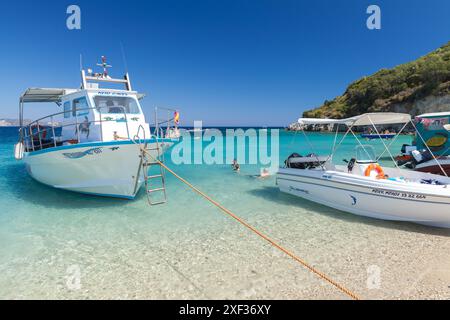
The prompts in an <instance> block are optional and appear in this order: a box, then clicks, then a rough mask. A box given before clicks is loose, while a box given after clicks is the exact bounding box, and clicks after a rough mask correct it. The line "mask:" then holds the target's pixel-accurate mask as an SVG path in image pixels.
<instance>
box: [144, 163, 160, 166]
mask: <svg viewBox="0 0 450 320" xmlns="http://www.w3.org/2000/svg"><path fill="white" fill-rule="evenodd" d="M142 165H143V166H144V167H150V166H155V165H159V162H144V163H143V164H142Z"/></svg>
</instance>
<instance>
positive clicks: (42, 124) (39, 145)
mask: <svg viewBox="0 0 450 320" xmlns="http://www.w3.org/2000/svg"><path fill="white" fill-rule="evenodd" d="M117 107H118V108H120V109H122V111H123V113H119V114H123V120H122V121H120V122H123V123H124V124H125V126H126V132H127V137H126V139H130V130H129V126H128V118H127V113H126V110H125V107H122V106H117ZM102 108H108V107H107V106H105V107H91V108H77V109H76V114H75V120H74V121H73V122H64V123H59V122H55V118H56V117H58V116H61V115H64V114H67V113H68V112H70V113H72V110H69V111H61V112H56V113H53V114H51V115H48V116H45V117H42V118H39V119H36V120H34V121H32V122H30V123H29V124H27V125H26V126H22V127H21V128H20V130H19V137H20V141H21V142H22V143H23V145H24V146H25V151H36V150H41V149H45V148H50V147H57V146H58V145H60V144H62V143H64V142H70V143H72V144H77V143H80V141H81V140H80V129H81V128H80V125H81V124H82V123H83V122H81V121H79V117H80V116H82V115H79V112H81V111H89V110H94V109H95V110H96V111H98V113H99V117H98V120H96V119H93V120H89V121H88V124H89V126H90V125H91V124H94V125H95V124H99V125H100V141H103V124H104V123H105V122H116V123H118V122H117V119H115V118H109V117H108V118H103V116H104V115H105V114H109V113H105V112H104V113H102V111H101V110H102ZM67 127H74V128H75V132H76V137H75V138H74V139H69V140H67V141H58V139H57V138H58V137H59V136H60V135H59V136H58V134H57V131H59V130H61V131H62V129H63V128H67ZM49 131H50V132H51V136H50V137H47V135H49ZM61 131H60V133H61ZM120 138H121V139H123V137H120Z"/></svg>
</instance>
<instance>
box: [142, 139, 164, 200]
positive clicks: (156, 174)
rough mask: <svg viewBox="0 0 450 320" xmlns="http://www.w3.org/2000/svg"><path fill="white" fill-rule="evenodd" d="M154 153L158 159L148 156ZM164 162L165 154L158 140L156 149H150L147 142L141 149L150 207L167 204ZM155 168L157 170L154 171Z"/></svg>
mask: <svg viewBox="0 0 450 320" xmlns="http://www.w3.org/2000/svg"><path fill="white" fill-rule="evenodd" d="M153 151H156V153H157V156H156V158H152V157H151V156H150V155H149V154H148V153H152V152H153ZM156 160H158V161H156ZM162 162H164V152H163V150H162V148H161V146H160V143H159V142H158V140H156V146H155V147H149V146H148V143H147V141H146V142H145V143H144V146H143V147H142V148H141V170H142V172H143V174H144V184H145V192H146V194H147V200H148V203H149V204H150V205H157V204H163V203H166V202H167V194H166V177H165V170H164V168H163V166H162V165H161V163H162ZM153 168H155V169H154V170H152V169H153ZM158 169H159V170H158ZM151 171H153V172H151Z"/></svg>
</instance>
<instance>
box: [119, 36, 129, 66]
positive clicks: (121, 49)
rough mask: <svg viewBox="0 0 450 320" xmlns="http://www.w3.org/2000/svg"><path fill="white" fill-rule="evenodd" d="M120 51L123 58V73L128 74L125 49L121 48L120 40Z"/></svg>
mask: <svg viewBox="0 0 450 320" xmlns="http://www.w3.org/2000/svg"><path fill="white" fill-rule="evenodd" d="M120 51H121V52H122V60H123V66H124V67H125V73H126V74H128V64H127V58H126V57H125V50H124V48H123V43H122V41H120Z"/></svg>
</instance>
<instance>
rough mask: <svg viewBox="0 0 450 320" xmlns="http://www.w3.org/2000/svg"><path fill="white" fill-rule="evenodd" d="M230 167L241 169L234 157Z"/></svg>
mask: <svg viewBox="0 0 450 320" xmlns="http://www.w3.org/2000/svg"><path fill="white" fill-rule="evenodd" d="M231 167H232V168H233V170H234V171H239V170H241V167H240V166H239V163H238V162H237V160H236V159H233V162H232V163H231Z"/></svg>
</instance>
